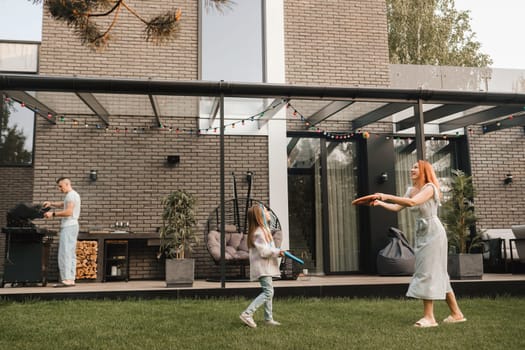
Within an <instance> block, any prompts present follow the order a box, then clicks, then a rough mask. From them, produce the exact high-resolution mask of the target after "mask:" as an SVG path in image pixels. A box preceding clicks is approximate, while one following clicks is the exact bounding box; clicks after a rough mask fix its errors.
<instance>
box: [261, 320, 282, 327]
mask: <svg viewBox="0 0 525 350" xmlns="http://www.w3.org/2000/svg"><path fill="white" fill-rule="evenodd" d="M264 323H266V325H268V326H280V325H281V322H277V321H276V320H266V321H264Z"/></svg>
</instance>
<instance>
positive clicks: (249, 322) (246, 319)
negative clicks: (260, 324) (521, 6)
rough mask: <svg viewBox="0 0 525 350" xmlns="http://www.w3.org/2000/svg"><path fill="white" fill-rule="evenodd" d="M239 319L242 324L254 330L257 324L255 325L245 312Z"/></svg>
mask: <svg viewBox="0 0 525 350" xmlns="http://www.w3.org/2000/svg"><path fill="white" fill-rule="evenodd" d="M239 318H240V319H241V321H242V322H244V323H245V324H246V325H247V326H248V327H250V328H255V327H257V324H256V323H255V321H254V320H253V317H252V316H251V315H249V314H247V313H246V312H243V313H242V314H241V315H240V316H239Z"/></svg>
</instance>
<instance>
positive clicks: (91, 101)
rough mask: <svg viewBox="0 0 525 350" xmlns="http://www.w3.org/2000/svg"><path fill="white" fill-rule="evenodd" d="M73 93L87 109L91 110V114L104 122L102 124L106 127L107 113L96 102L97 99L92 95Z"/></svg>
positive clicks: (88, 93)
mask: <svg viewBox="0 0 525 350" xmlns="http://www.w3.org/2000/svg"><path fill="white" fill-rule="evenodd" d="M74 92H75V94H76V95H77V96H78V98H79V99H80V100H82V102H84V104H85V105H86V106H88V107H89V109H91V110H92V111H93V113H95V114H96V115H97V116H98V118H99V119H100V120H102V121H103V122H104V124H106V126H108V125H109V113H108V111H106V109H105V108H104V106H102V104H101V103H100V102H98V100H97V98H96V97H95V96H94V95H93V94H92V93H90V92H79V91H74Z"/></svg>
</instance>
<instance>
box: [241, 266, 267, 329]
mask: <svg viewBox="0 0 525 350" xmlns="http://www.w3.org/2000/svg"><path fill="white" fill-rule="evenodd" d="M259 283H260V284H261V287H262V292H261V294H259V295H258V296H257V298H255V299H254V300H253V301H252V302H251V304H250V305H249V306H248V308H247V309H246V310H245V311H244V312H246V313H247V314H249V315H253V314H254V313H255V311H256V310H257V309H258V308H259V307H260V306H261V305H263V304H264V319H265V320H266V321H269V320H273V315H272V300H273V280H272V277H271V276H264V277H261V278H259Z"/></svg>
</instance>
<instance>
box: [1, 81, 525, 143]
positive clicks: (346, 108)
mask: <svg viewBox="0 0 525 350" xmlns="http://www.w3.org/2000/svg"><path fill="white" fill-rule="evenodd" d="M0 91H2V93H3V94H4V95H5V96H7V97H10V98H12V99H14V100H15V101H19V102H20V101H24V102H25V104H26V105H30V106H32V108H33V109H34V111H35V112H36V113H38V114H39V115H40V116H42V117H44V118H45V119H46V120H47V121H49V122H50V123H56V118H57V116H59V115H70V116H75V115H94V116H97V117H98V118H99V119H100V121H101V122H102V123H103V124H104V125H106V126H108V125H110V124H111V115H129V116H137V117H144V116H151V117H155V118H156V120H157V122H158V124H159V125H161V124H162V123H163V122H162V120H163V117H166V116H191V115H195V116H198V115H199V111H198V106H199V103H198V101H199V99H201V98H211V99H212V102H211V108H210V111H209V120H210V123H212V122H213V121H214V120H215V119H216V116H217V113H218V111H219V101H220V99H219V97H220V96H223V97H234V98H258V99H271V100H270V101H271V102H269V103H268V106H269V107H270V108H267V110H268V113H265V115H264V118H262V119H263V120H261V121H260V122H263V123H264V122H267V121H268V120H270V119H271V118H272V117H273V116H274V115H275V113H276V112H277V111H278V110H279V109H280V108H282V107H283V106H285V105H286V104H287V103H294V107H295V108H297V109H300V110H301V114H302V115H303V116H304V117H305V120H304V122H305V124H306V125H308V126H310V127H315V126H316V125H318V124H319V123H321V122H323V121H327V120H331V121H338V122H347V123H348V130H349V131H354V130H358V129H362V128H364V127H366V126H367V125H369V124H372V123H376V122H389V123H393V125H394V132H396V133H400V132H407V130H412V129H411V128H415V129H414V130H415V131H414V132H415V134H416V138H418V137H424V133H425V128H424V125H427V126H428V125H433V130H436V131H437V133H438V134H446V133H451V132H453V131H454V130H458V129H462V128H464V127H467V126H470V125H481V127H482V130H483V132H491V131H495V130H500V129H503V128H508V127H514V126H524V125H525V116H524V114H525V111H524V106H525V94H517V93H494V92H472V91H449V90H428V89H393V88H372V87H327V86H301V85H286V84H265V83H236V82H224V81H220V82H209V81H167V80H152V79H142V80H138V79H115V78H111V79H105V78H80V77H56V76H54V77H52V76H42V75H11V74H5V75H0ZM33 92H36V93H37V94H36V95H32V94H31V93H33Z"/></svg>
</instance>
